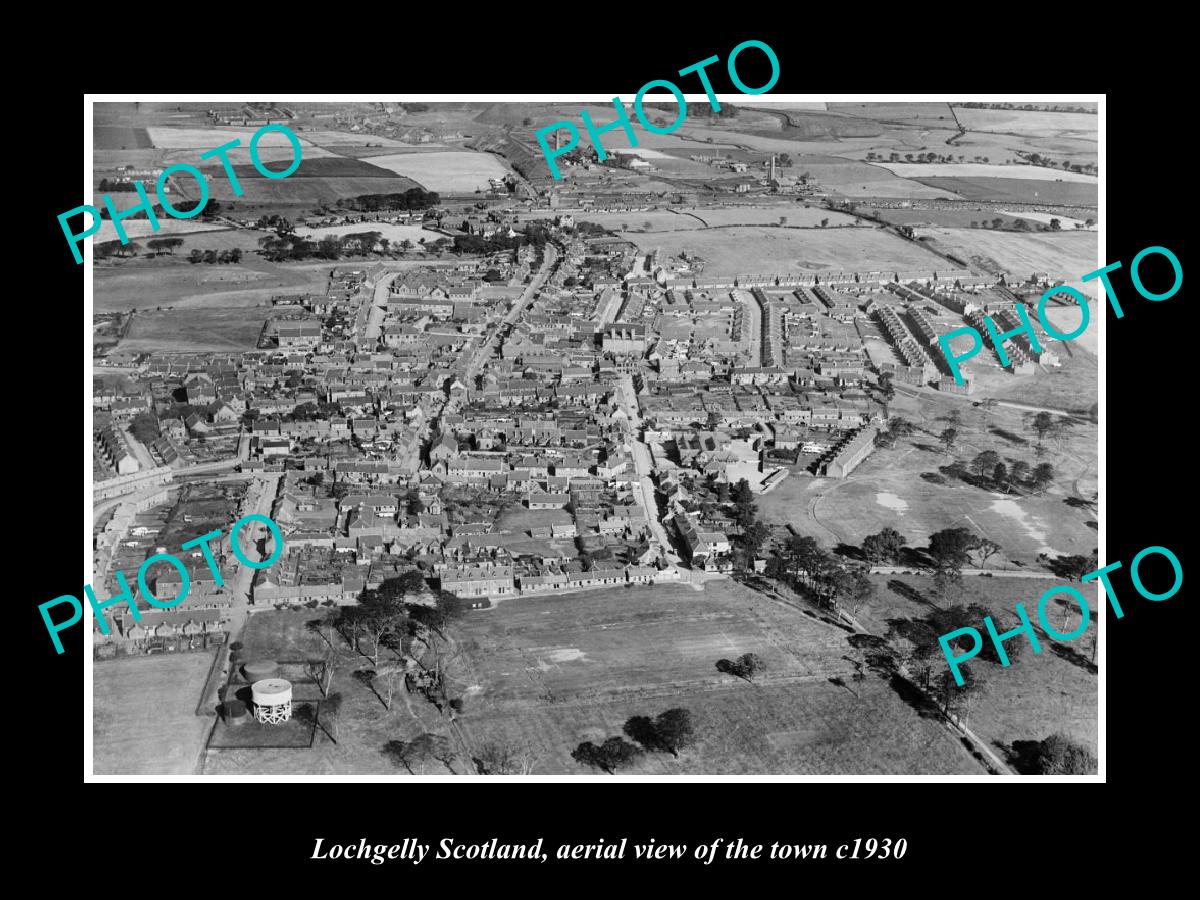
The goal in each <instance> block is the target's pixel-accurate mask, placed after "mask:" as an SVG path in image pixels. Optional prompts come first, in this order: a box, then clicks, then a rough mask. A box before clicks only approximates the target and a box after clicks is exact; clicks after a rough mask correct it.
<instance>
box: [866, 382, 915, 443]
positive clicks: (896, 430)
mask: <svg viewBox="0 0 1200 900" xmlns="http://www.w3.org/2000/svg"><path fill="white" fill-rule="evenodd" d="M888 384H889V387H890V385H891V382H890V381H889V382H888ZM894 392H895V389H894V388H892V393H893V394H894ZM885 396H887V395H885ZM885 409H886V406H885ZM885 415H886V413H885ZM916 430H917V429H916V426H915V425H913V423H912V422H910V421H908V419H904V418H900V417H899V416H897V417H896V418H894V419H888V421H887V427H886V428H880V429H879V430H878V431H877V432H875V446H876V447H885V448H890V447H894V446H895V444H896V441H898V440H899V439H900V438H902V437H907V436H908V435H910V434H912V433H913V432H914V431H916Z"/></svg>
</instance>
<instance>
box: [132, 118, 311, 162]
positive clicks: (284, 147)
mask: <svg viewBox="0 0 1200 900" xmlns="http://www.w3.org/2000/svg"><path fill="white" fill-rule="evenodd" d="M258 130H259V129H257V128H187V127H184V128H177V127H172V126H161V125H152V126H150V127H149V128H147V129H146V131H147V132H148V133H149V135H150V140H151V141H152V142H153V146H155V147H157V148H158V149H160V150H195V151H196V154H195V155H196V159H194V160H188V161H189V162H191V163H192V164H193V165H195V164H196V163H198V162H199V161H200V160H199V156H200V153H202V152H204V151H205V150H211V149H213V148H214V147H220V146H221V145H222V144H228V143H229V142H230V141H234V140H240V141H241V142H242V143H241V145H240V146H238V147H235V148H233V149H232V150H231V151H229V159H230V161H231V162H233V163H234V164H238V163H242V162H249V160H250V138H251V137H252V136H253V135H254V133H255V132H257V131H258ZM297 137H299V138H300V147H301V155H302V160H303V159H317V158H319V157H322V156H332V155H333V154H332V153H330V152H329V151H328V150H322V149H321V148H320V147H318V146H316V145H315V144H313V143H312V142H311V141H308V140H306V139H305V138H304V137H303V136H301V135H297ZM257 150H258V155H259V159H261V160H262V161H263V162H264V163H270V162H274V161H277V160H287V161H290V160H291V159H292V156H293V153H292V144H291V141H289V140H288V137H287V135H286V134H283V133H282V132H279V131H268V132H267V133H266V134H264V135H263V136H262V138H260V139H259V142H258V146H257ZM180 159H181V160H182V159H183V157H180ZM300 164H301V165H304V163H303V161H301V163H300Z"/></svg>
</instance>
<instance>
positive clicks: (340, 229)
mask: <svg viewBox="0 0 1200 900" xmlns="http://www.w3.org/2000/svg"><path fill="white" fill-rule="evenodd" d="M364 231H378V232H379V233H380V234H381V235H383V236H384V237H385V238H386V239H387V240H389V241H391V242H392V243H393V244H398V243H400V242H401V241H405V240H408V241H412V242H413V243H414V244H416V243H418V242H419V241H421V240H422V239H424V240H426V241H434V240H437V239H438V238H441V237H445V235H442V234H437V233H436V232H432V231H426V230H425V229H424V228H417V227H416V226H415V225H393V224H391V223H390V222H361V223H359V224H357V225H332V226H330V227H328V228H307V227H305V226H300V227H298V228H297V229H296V234H299V235H303V236H304V237H312V238H317V239H320V238H322V237H324V236H325V235H328V234H340V235H346V234H360V233H362V232H364Z"/></svg>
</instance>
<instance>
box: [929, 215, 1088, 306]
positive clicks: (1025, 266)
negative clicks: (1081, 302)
mask: <svg viewBox="0 0 1200 900" xmlns="http://www.w3.org/2000/svg"><path fill="white" fill-rule="evenodd" d="M917 235H918V236H919V237H923V236H930V237H933V238H935V239H936V240H937V242H938V244H939V245H940V246H941V247H943V248H945V249H947V250H949V251H950V252H951V253H953V254H954V255H955V256H959V257H960V258H962V259H963V260H964V261H967V262H970V261H971V260H973V259H976V258H979V259H981V260H985V261H988V262H989V263H991V264H993V265H994V266H998V267H999V268H1001V269H1003V270H1005V271H1008V272H1010V273H1012V274H1013V275H1017V276H1020V277H1029V276H1030V275H1033V274H1034V273H1035V272H1046V273H1048V274H1049V275H1050V276H1051V277H1052V278H1062V279H1063V280H1064V281H1066V282H1067V283H1069V284H1073V285H1075V286H1076V287H1082V285H1083V282H1082V280H1081V278H1082V276H1083V275H1084V274H1086V273H1088V272H1091V271H1092V270H1094V269H1096V268H1097V267H1098V266H1099V265H1101V263H1098V262H1097V259H1098V258H1099V255H1100V253H1099V241H1098V236H1097V234H1096V232H1094V231H1062V232H1038V233H1036V234H1022V233H1018V232H1010V231H990V230H988V231H985V230H983V229H975V228H919V229H917ZM1090 291H1091V289H1089V292H1090Z"/></svg>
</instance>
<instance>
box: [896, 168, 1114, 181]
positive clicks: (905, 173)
mask: <svg viewBox="0 0 1200 900" xmlns="http://www.w3.org/2000/svg"><path fill="white" fill-rule="evenodd" d="M879 165H881V166H883V168H885V169H890V170H891V171H892V172H895V173H896V174H897V175H899V176H901V177H902V178H1007V179H1022V180H1024V179H1032V180H1034V181H1062V182H1075V183H1077V184H1090V185H1095V184H1096V183H1097V178H1096V176H1095V175H1084V174H1083V173H1082V172H1071V171H1068V170H1066V169H1051V168H1049V167H1047V166H997V165H991V164H987V163H879Z"/></svg>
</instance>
